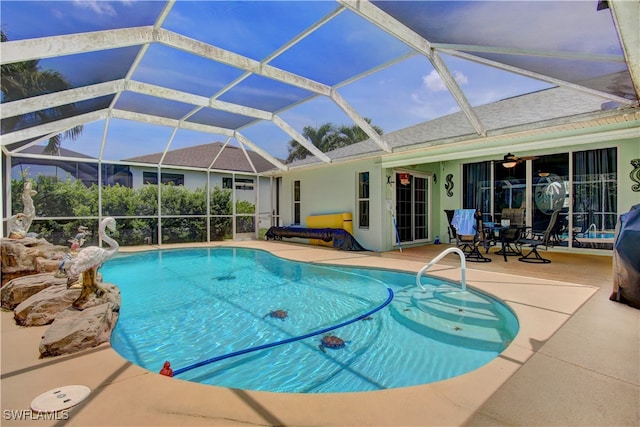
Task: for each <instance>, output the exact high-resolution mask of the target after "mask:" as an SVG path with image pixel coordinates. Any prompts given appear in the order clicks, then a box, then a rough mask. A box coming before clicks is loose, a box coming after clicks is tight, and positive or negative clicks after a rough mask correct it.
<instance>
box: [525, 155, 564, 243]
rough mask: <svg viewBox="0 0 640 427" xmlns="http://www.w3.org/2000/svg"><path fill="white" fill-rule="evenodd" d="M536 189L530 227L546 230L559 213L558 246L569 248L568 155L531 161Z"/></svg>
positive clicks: (532, 181)
mask: <svg viewBox="0 0 640 427" xmlns="http://www.w3.org/2000/svg"><path fill="white" fill-rule="evenodd" d="M531 173H532V177H531V183H532V186H533V189H532V190H533V191H532V198H533V200H532V201H531V206H533V209H532V212H531V227H532V228H533V229H534V230H539V231H542V230H546V229H547V226H548V225H549V220H550V219H551V215H552V214H553V212H554V211H556V210H559V211H560V213H559V214H558V218H557V220H556V226H555V231H554V242H555V244H556V245H562V246H567V245H568V240H567V238H566V236H567V234H566V233H567V227H568V213H569V200H570V199H569V197H570V182H571V181H570V175H569V153H560V154H551V155H545V156H539V157H537V158H535V159H533V160H532V168H531Z"/></svg>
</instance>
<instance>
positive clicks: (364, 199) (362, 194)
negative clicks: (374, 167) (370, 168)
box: [358, 172, 370, 228]
mask: <svg viewBox="0 0 640 427" xmlns="http://www.w3.org/2000/svg"><path fill="white" fill-rule="evenodd" d="M369 188H370V185H369V172H360V173H358V228H369Z"/></svg>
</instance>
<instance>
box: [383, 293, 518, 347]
mask: <svg viewBox="0 0 640 427" xmlns="http://www.w3.org/2000/svg"><path fill="white" fill-rule="evenodd" d="M496 307H497V306H496V305H495V304H494V303H493V302H492V301H491V299H489V298H488V297H484V296H482V295H481V294H474V293H470V292H462V291H461V290H460V289H457V288H447V289H437V288H435V289H426V290H421V289H419V288H415V287H413V288H409V289H404V290H401V291H399V292H396V294H395V297H394V300H393V302H392V303H391V305H390V309H391V314H392V316H393V317H394V319H396V321H398V322H399V323H401V324H402V325H404V326H406V327H408V328H410V329H412V330H414V331H416V332H418V333H420V334H423V335H427V336H430V337H433V338H434V339H437V340H439V341H443V342H447V343H450V344H454V345H461V346H468V347H472V348H477V349H482V350H490V351H502V350H503V349H504V348H505V347H506V346H507V345H508V344H509V342H510V338H509V337H511V336H513V334H510V333H509V332H510V331H511V332H513V328H514V325H510V324H509V322H508V321H507V320H506V319H505V316H504V315H503V314H502V313H501V312H500V310H498V309H496Z"/></svg>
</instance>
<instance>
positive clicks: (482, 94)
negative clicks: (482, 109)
mask: <svg viewBox="0 0 640 427" xmlns="http://www.w3.org/2000/svg"><path fill="white" fill-rule="evenodd" d="M499 3H501V4H499V5H498V6H499V7H500V8H501V10H506V13H511V14H512V15H511V16H509V19H498V18H497V17H496V16H495V15H496V13H495V12H496V9H495V7H496V5H495V4H489V5H485V4H484V3H479V2H441V3H438V5H439V6H438V7H439V8H438V9H433V10H428V11H425V13H427V12H430V13H436V12H437V13H441V14H442V15H441V16H440V17H439V19H440V20H439V21H437V22H434V23H433V26H434V28H433V29H431V28H426V31H435V30H436V29H437V30H438V31H444V33H445V34H448V35H449V36H450V37H452V40H454V41H455V42H458V43H463V42H465V41H467V40H471V39H473V41H476V39H474V37H477V34H474V33H473V31H472V30H473V28H470V26H472V22H477V20H478V19H479V14H482V16H485V15H486V17H487V18H486V19H487V20H488V21H494V22H492V25H493V26H492V27H491V28H492V30H491V31H487V32H483V33H482V38H483V39H482V40H477V42H478V43H479V44H483V43H484V44H488V45H492V44H494V45H496V44H499V43H500V42H501V41H504V40H505V37H506V35H509V36H513V35H514V34H516V36H515V37H517V38H518V40H509V41H507V42H506V44H509V43H515V44H517V45H519V46H526V47H528V48H532V49H534V48H535V49H565V50H571V49H575V50H577V49H582V50H589V51H594V52H597V53H617V52H615V44H616V43H615V42H616V41H615V40H612V38H611V37H612V36H611V34H610V31H604V30H603V31H600V28H604V27H605V26H604V25H602V22H603V20H604V19H607V17H606V15H604V14H601V15H596V14H595V13H594V12H593V11H594V10H595V6H594V5H593V3H594V2H584V3H576V2H566V3H562V2H560V3H561V4H560V5H558V6H554V7H558V8H560V9H559V10H560V11H562V10H564V11H565V12H567V14H566V15H563V16H556V15H555V14H554V15H551V16H553V17H554V18H553V22H549V14H548V13H546V12H545V11H544V8H541V7H539V6H536V3H537V4H538V5H540V3H541V2H532V3H525V2H499ZM556 3H558V2H549V5H552V4H553V5H555V4H556ZM587 3H588V6H585V4H587ZM425 4H427V3H425ZM431 4H432V5H433V4H435V3H431ZM526 5H529V6H526ZM531 5H533V6H531ZM163 6H164V2H160V1H150V2H135V1H50V2H35V1H7V0H3V1H2V2H1V3H0V8H1V11H2V16H1V18H2V29H3V31H4V32H5V33H6V34H7V35H8V36H9V39H10V40H18V39H24V38H33V37H45V36H52V35H58V34H70V33H75V32H87V31H98V30H105V29H111V28H126V27H134V26H144V25H153V23H154V22H155V20H156V18H157V16H158V15H159V14H160V12H161V10H162V8H163ZM401 6H402V3H401V2H398V3H397V4H394V7H401ZM525 6H526V7H530V9H523V8H525ZM336 7H337V3H334V2H321V1H317V2H315V1H314V2H292V1H288V2H274V1H262V2H247V1H241V2H221V1H198V2H184V1H178V2H177V3H176V4H175V6H174V7H173V9H172V11H171V12H170V13H169V15H168V17H167V19H166V21H165V22H164V24H163V26H162V27H163V28H165V29H168V30H170V31H174V32H177V33H181V34H184V35H186V36H188V37H191V38H195V39H197V40H200V41H204V42H206V43H210V44H213V45H215V46H218V47H220V48H223V49H227V50H232V51H235V52H237V53H239V54H241V55H243V56H246V57H248V58H251V59H255V60H257V61H260V60H263V59H264V58H265V57H267V56H268V55H269V54H270V53H272V52H273V51H274V50H275V49H277V48H278V47H280V46H282V45H283V44H284V43H286V42H287V40H289V39H291V38H292V37H294V36H295V35H297V34H299V33H300V32H301V31H303V30H305V29H306V28H308V27H309V26H310V25H312V24H313V23H315V22H317V21H318V20H319V19H321V18H322V17H324V16H325V15H326V14H328V13H330V12H331V11H333V10H334V9H335V8H336ZM452 9H456V15H455V16H456V20H455V21H452V20H451V19H450V18H451V16H452V13H453V11H452ZM509 10H512V11H511V12H509ZM400 12H401V10H400ZM569 12H570V14H569ZM503 18H504V15H503ZM421 19H426V18H424V17H420V16H416V17H415V20H416V23H418V24H419V23H420V22H422V21H421ZM609 19H610V17H609ZM590 22H592V25H590ZM416 25H417V24H416ZM535 25H538V26H541V25H542V26H543V28H545V31H536V33H535V34H536V37H535V38H534V37H531V32H530V31H521V32H518V31H515V29H516V28H518V27H521V28H523V29H527V28H533V27H534V26H535ZM444 26H448V27H444ZM585 26H587V28H585ZM547 28H548V31H547V30H546V29H547ZM607 28H608V27H607ZM571 31H578V32H581V33H584V34H585V36H584V37H583V36H580V37H575V35H573V36H571V37H569V36H568V35H569V34H572V33H570V32H571ZM336 33H339V34H340V35H341V37H340V38H336V37H335V34H336ZM434 34H435V33H434ZM437 34H440V33H437ZM527 35H528V36H527ZM527 37H529V39H527ZM585 38H587V39H588V40H583V39H585ZM576 39H578V40H582V41H581V43H591V44H589V45H588V47H585V46H575V45H570V43H569V42H566V44H564V45H563V43H562V41H563V40H576ZM436 41H437V40H436ZM137 53H138V48H135V47H134V48H124V49H115V50H112V51H101V52H95V53H87V54H83V55H74V56H73V57H63V58H52V59H43V60H42V61H41V63H40V64H41V66H42V68H52V69H56V70H60V71H61V72H62V73H63V74H64V75H65V76H66V77H67V79H68V80H69V81H70V82H72V84H74V85H77V86H83V85H87V84H92V83H94V82H99V81H107V80H112V79H117V78H123V77H124V76H125V75H126V73H127V71H128V69H129V66H130V65H131V63H132V62H133V59H134V58H135V56H136V54H137ZM410 53H411V50H410V49H409V48H408V47H407V46H405V45H404V44H403V43H401V42H399V41H398V40H396V39H394V38H392V37H391V36H389V35H388V34H386V33H384V32H382V31H379V30H378V29H377V28H375V27H374V26H372V25H371V24H370V23H368V22H366V21H364V20H363V19H362V18H360V17H358V16H356V15H354V14H353V13H351V12H343V13H341V14H340V15H339V16H337V17H336V18H334V19H333V20H332V21H331V22H330V23H329V24H327V25H326V26H324V27H322V28H321V29H319V30H317V31H315V32H314V33H312V34H311V35H309V36H308V37H306V38H305V39H303V40H302V41H301V42H300V43H299V44H297V45H295V46H293V47H292V48H291V49H289V50H288V51H286V52H284V53H283V54H282V55H280V56H278V57H276V58H274V59H273V60H272V61H271V62H270V65H273V66H275V67H278V68H283V69H287V70H290V71H291V72H294V73H296V74H299V75H302V76H304V77H307V78H309V79H313V80H316V81H319V82H321V83H324V84H327V85H333V84H336V83H338V82H340V81H342V80H343V79H345V78H347V77H350V76H353V75H357V74H359V73H361V72H364V71H365V70H367V69H368V68H370V67H372V66H374V65H376V64H380V63H384V62H386V61H391V60H394V59H396V58H400V57H402V56H403V55H407V54H410ZM443 58H444V60H445V62H446V64H447V67H448V68H449V70H450V71H451V73H452V74H453V75H454V77H455V79H456V81H457V82H458V84H459V85H460V87H461V88H462V90H463V91H464V93H465V95H466V96H467V97H468V99H469V102H470V103H471V104H472V105H473V106H477V105H482V104H485V103H489V102H493V101H496V100H499V99H503V98H507V97H511V96H517V95H520V94H523V93H528V92H531V91H535V90H540V89H542V88H545V87H548V86H549V85H548V84H546V83H543V82H540V81H536V80H533V79H528V78H524V77H521V76H518V75H515V74H511V73H507V72H504V71H500V70H497V69H494V68H490V67H487V66H484V65H480V64H477V63H473V62H470V61H466V60H462V59H458V58H454V57H448V56H446V55H443ZM549 64H551V62H549ZM549 66H551V65H549ZM559 68H562V67H559ZM241 74H242V70H238V69H236V68H233V67H230V66H227V65H223V64H219V63H214V62H211V61H207V60H204V59H203V58H200V57H198V56H195V55H191V54H188V53H185V52H181V51H178V50H175V49H171V48H168V47H166V46H163V45H152V46H151V47H150V48H149V50H148V51H147V54H146V55H145V57H144V58H143V59H142V61H141V62H140V64H139V65H138V67H137V69H136V70H135V72H134V73H133V75H132V79H134V80H138V81H141V82H145V83H150V84H155V85H162V86H166V87H169V88H173V89H176V90H181V91H184V92H191V93H194V94H198V95H201V96H212V95H213V94H215V93H216V92H217V91H219V90H220V89H222V88H224V87H225V86H227V85H228V84H229V83H230V82H231V81H232V80H233V79H235V78H237V77H238V76H240V75H241ZM266 80H267V79H265V78H262V77H258V76H252V77H251V78H249V79H247V80H245V81H244V82H242V83H241V84H239V85H238V86H237V87H235V88H234V89H233V90H231V91H229V92H227V93H224V94H222V95H221V96H220V97H219V99H220V100H226V101H228V102H234V103H238V104H242V105H249V106H253V107H256V108H264V109H268V110H270V111H277V110H279V109H280V108H281V107H282V106H283V105H285V104H287V103H290V102H295V101H296V100H299V99H302V98H304V97H306V96H308V95H309V93H308V92H306V91H304V90H302V89H293V90H291V91H289V90H285V88H284V87H283V86H284V85H282V84H280V83H277V82H273V81H270V82H266ZM265 83H269V84H265ZM338 92H339V93H340V94H341V95H342V96H343V97H344V98H345V99H346V100H347V101H348V102H349V103H350V105H351V106H353V107H354V108H355V109H356V110H357V111H358V112H359V113H360V114H361V115H362V116H364V117H368V118H370V119H372V122H373V124H375V125H377V126H379V127H381V128H382V129H383V130H384V131H385V133H388V132H392V131H395V130H398V129H402V128H404V127H407V126H411V125H414V124H417V123H421V122H424V121H428V120H430V119H433V118H436V117H440V116H443V115H446V114H450V113H453V112H456V111H458V109H459V108H458V106H457V104H456V103H455V101H454V100H453V98H452V96H451V95H450V94H449V92H448V91H447V90H446V88H445V87H444V85H443V83H442V81H441V79H440V78H439V76H438V74H437V73H436V72H435V71H434V70H433V67H432V66H431V64H430V63H429V61H428V60H427V59H426V58H425V57H423V56H421V55H413V56H409V57H408V58H405V59H404V60H402V61H399V62H397V63H395V64H394V65H391V66H390V67H388V68H386V69H382V70H380V71H377V72H376V73H373V74H370V75H368V76H366V77H364V78H362V79H360V80H358V81H355V82H353V83H350V84H348V85H346V86H344V87H340V88H339V89H338ZM133 105H140V106H142V107H143V108H144V107H145V106H146V108H148V109H149V110H150V111H151V110H153V111H155V112H160V114H162V112H163V111H169V109H171V111H172V113H173V114H177V112H178V111H179V112H180V115H182V114H183V112H182V109H183V108H184V109H185V111H187V112H188V111H189V110H191V108H190V107H189V108H187V107H186V106H177V108H176V106H172V105H171V104H170V103H167V102H164V101H157V102H153V101H152V102H149V101H148V100H146V99H145V98H143V97H141V96H137V97H136V96H129V95H127V96H123V97H122V99H121V100H120V101H119V104H118V105H117V106H118V108H133V107H132V106H133ZM152 107H153V108H152ZM167 114H169V113H167ZM199 114H200V115H201V116H202V117H203V119H207V120H208V118H209V116H215V117H213V118H211V120H222V121H223V122H224V120H226V118H225V117H222V118H220V117H218V116H219V115H217V114H213V113H211V114H204V113H199ZM278 114H279V115H280V116H281V117H282V118H283V119H284V120H285V121H287V122H288V123H289V124H290V125H292V126H293V127H294V128H295V129H296V130H298V131H299V132H302V129H303V128H304V127H305V126H320V125H322V124H324V123H327V122H331V123H335V124H339V125H342V124H346V125H351V124H352V122H351V120H350V119H349V118H348V117H347V115H346V114H345V113H344V112H343V111H342V110H341V109H340V108H338V107H337V106H336V105H335V104H334V103H333V102H332V101H331V100H330V99H328V98H326V97H322V96H319V97H315V98H313V99H311V100H310V101H308V102H306V103H304V104H300V105H297V106H295V107H293V108H291V109H288V110H285V111H281V112H279V113H278ZM194 117H196V116H194ZM229 123H232V122H229ZM240 132H241V133H242V134H243V135H245V136H246V137H248V138H249V139H250V140H252V141H253V142H254V143H256V145H258V146H260V147H261V148H264V149H266V150H267V151H269V152H270V153H271V154H272V155H274V156H276V157H280V158H286V156H287V146H288V142H289V140H290V139H291V138H290V137H289V136H288V135H287V134H285V133H284V132H283V131H281V130H280V129H279V128H277V127H276V126H275V125H273V124H272V123H269V122H266V123H264V122H262V123H259V124H256V125H253V126H250V127H247V128H244V129H241V130H240ZM104 133H105V122H104V121H101V122H96V123H89V124H86V125H85V126H84V130H83V133H82V136H81V138H80V139H79V140H77V141H73V142H65V143H64V144H65V147H66V148H68V149H70V150H74V151H79V152H81V153H83V154H87V155H91V156H95V157H97V156H99V155H100V151H101V150H100V143H101V141H102V137H103V134H104ZM106 135H107V139H106V141H107V143H106V146H105V148H104V151H103V158H104V159H105V160H119V159H124V158H128V157H133V156H139V155H142V154H149V153H153V152H159V151H163V150H164V148H165V147H166V145H167V143H168V141H169V140H170V137H171V135H172V129H171V128H167V127H162V126H151V125H144V124H140V123H136V122H131V121H127V120H119V119H112V120H111V121H110V124H109V129H108V131H107V133H106ZM224 140H225V137H224V136H221V135H211V134H202V133H198V132H193V131H185V130H179V131H178V132H177V133H176V135H175V139H174V140H173V142H172V144H171V148H182V147H185V146H190V145H198V144H202V143H207V142H216V141H224Z"/></svg>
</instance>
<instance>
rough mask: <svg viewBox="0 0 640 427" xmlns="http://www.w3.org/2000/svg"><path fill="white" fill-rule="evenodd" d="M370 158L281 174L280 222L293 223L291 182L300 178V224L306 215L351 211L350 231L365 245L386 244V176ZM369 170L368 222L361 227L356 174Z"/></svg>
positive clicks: (378, 247)
mask: <svg viewBox="0 0 640 427" xmlns="http://www.w3.org/2000/svg"><path fill="white" fill-rule="evenodd" d="M376 163H377V162H375V161H374V160H363V161H356V162H348V163H342V164H335V165H324V166H320V167H317V168H313V169H307V170H299V171H295V170H294V171H292V172H289V173H287V174H285V175H284V176H283V180H282V195H281V206H282V209H281V224H282V225H283V226H289V225H292V224H293V183H294V181H297V180H299V181H300V212H301V224H300V226H303V227H304V226H306V223H305V218H306V217H307V216H309V215H321V214H330V213H341V212H351V213H352V214H353V234H354V237H355V238H356V240H357V241H358V242H359V243H360V244H361V245H362V246H364V247H365V248H367V249H370V250H374V251H380V250H385V248H387V247H388V244H387V242H390V241H391V240H390V239H391V236H390V232H389V227H390V224H391V217H390V216H388V218H387V215H388V212H387V209H386V202H385V201H384V200H385V197H387V194H386V192H385V191H384V188H385V187H386V184H385V182H386V177H384V176H383V174H382V170H381V168H380V165H379V164H376ZM360 172H369V174H370V175H369V179H370V209H371V211H370V225H369V228H361V227H360V224H359V222H358V210H357V209H358V199H357V196H358V174H359V173H360Z"/></svg>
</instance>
